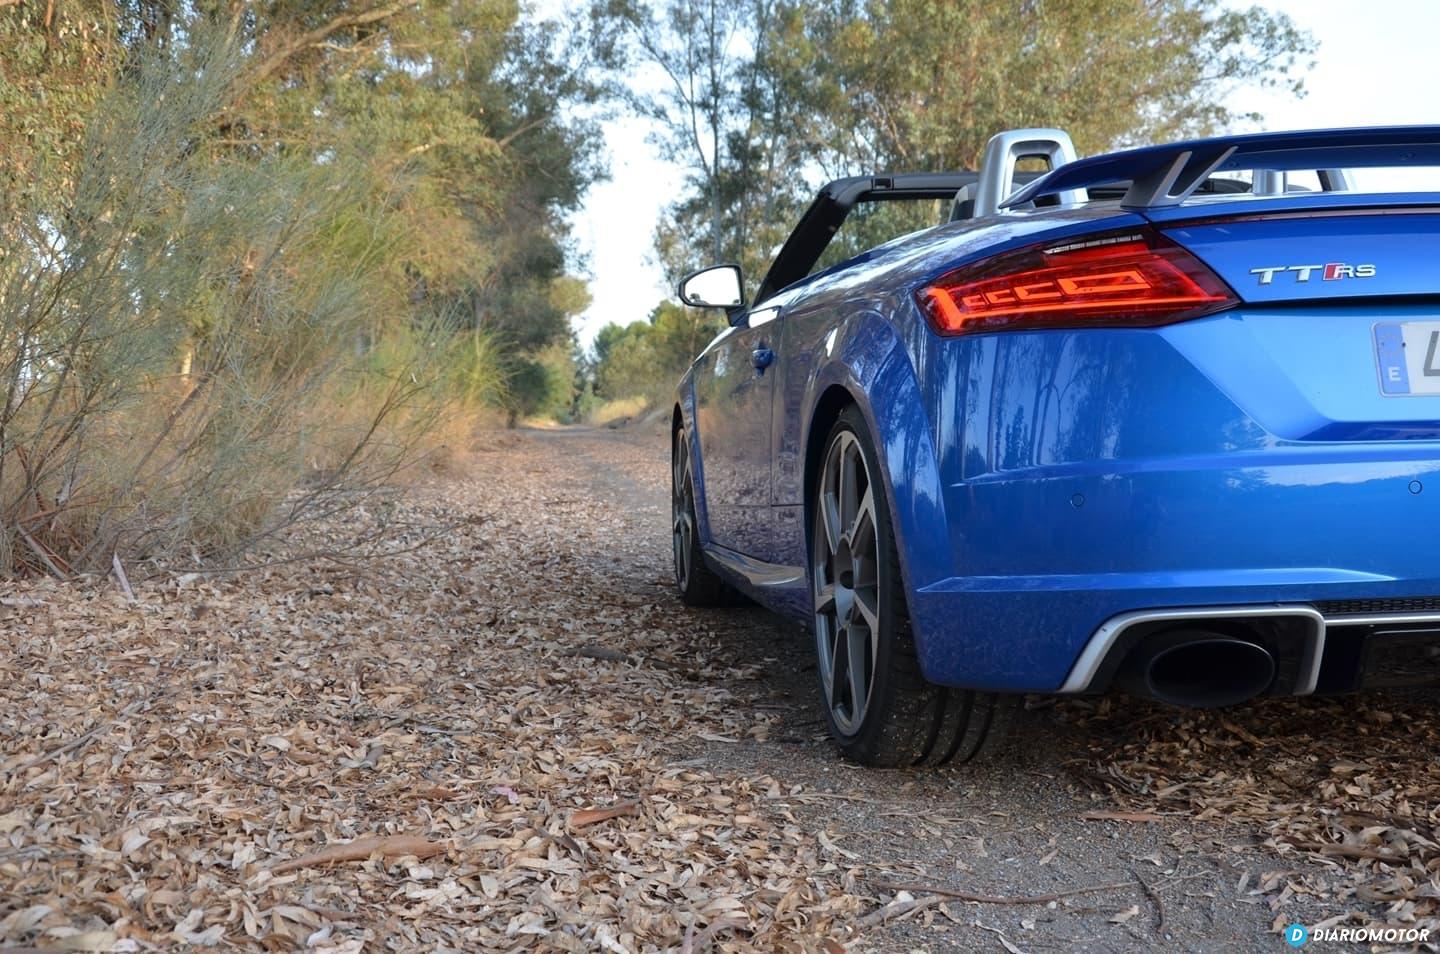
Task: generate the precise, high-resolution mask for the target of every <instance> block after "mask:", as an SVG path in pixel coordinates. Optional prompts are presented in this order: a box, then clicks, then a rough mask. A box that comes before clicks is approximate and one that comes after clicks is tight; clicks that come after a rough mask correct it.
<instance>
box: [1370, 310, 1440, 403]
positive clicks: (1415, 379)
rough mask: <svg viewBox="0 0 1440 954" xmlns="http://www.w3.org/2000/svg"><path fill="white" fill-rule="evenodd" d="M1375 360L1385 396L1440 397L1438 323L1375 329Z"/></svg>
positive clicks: (1399, 323)
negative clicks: (1425, 395) (1420, 395)
mask: <svg viewBox="0 0 1440 954" xmlns="http://www.w3.org/2000/svg"><path fill="white" fill-rule="evenodd" d="M1375 357H1376V359H1377V360H1378V361H1379V363H1380V390H1381V392H1382V393H1385V394H1440V321H1396V322H1384V323H1381V324H1378V325H1376V326H1375Z"/></svg>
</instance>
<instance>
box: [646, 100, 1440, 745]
mask: <svg viewBox="0 0 1440 954" xmlns="http://www.w3.org/2000/svg"><path fill="white" fill-rule="evenodd" d="M1424 167H1440V127H1404V128H1383V129H1346V130H1331V131H1323V132H1296V133H1276V134H1259V135H1247V136H1231V137H1222V138H1213V139H1205V140H1200V141H1195V142H1184V143H1177V144H1174V145H1164V146H1155V147H1148V148H1143V149H1135V150H1129V151H1124V152H1115V153H1111V154H1108V155H1102V156H1095V157H1091V158H1085V159H1077V158H1076V157H1075V155H1074V149H1073V147H1072V145H1071V143H1070V139H1069V137H1068V136H1066V135H1065V133H1063V132H1061V131H1058V130H1051V129H1027V130H1018V131H1012V132H1007V133H1002V134H1000V135H999V136H996V137H995V138H994V139H993V140H991V142H990V144H989V146H988V147H987V149H986V152H985V156H984V161H983V163H982V167H981V169H980V170H979V172H978V173H974V172H958V173H937V174H905V175H877V176H866V177H858V178H849V179H842V180H839V181H837V182H833V183H831V184H830V185H828V186H827V187H825V189H823V190H822V191H821V192H820V194H819V196H818V197H817V198H816V199H815V201H814V203H813V204H812V205H811V206H810V207H809V209H808V210H807V211H806V212H805V214H804V216H803V217H802V218H801V220H800V223H799V225H798V226H797V227H796V229H795V231H794V232H793V233H792V234H791V236H790V237H789V239H788V240H787V241H786V243H785V244H784V245H783V247H782V248H781V249H780V251H779V252H778V253H777V255H776V257H775V259H774V262H773V264H772V265H771V267H770V270H769V272H768V274H767V275H766V276H765V278H764V279H763V280H762V281H761V282H760V284H759V288H758V290H757V292H756V293H755V295H754V297H753V300H750V301H748V302H747V300H746V298H745V295H744V292H743V289H744V287H745V286H744V283H743V281H742V276H741V275H740V271H739V269H738V268H737V267H735V266H731V265H721V266H716V267H714V268H709V269H705V270H703V271H700V272H696V273H694V274H693V275H691V276H689V277H688V278H686V279H685V281H684V282H682V284H681V287H680V297H681V299H682V300H683V301H684V302H685V303H686V304H689V305H692V306H697V307H716V308H723V309H725V310H726V312H727V313H728V316H729V319H730V327H729V328H728V329H726V330H725V331H724V332H723V333H721V334H720V335H719V336H718V337H717V338H716V339H715V340H714V341H713V342H711V344H710V345H709V346H708V347H707V348H706V349H705V351H704V353H702V354H701V355H700V356H699V357H698V358H697V359H696V361H695V363H694V365H693V366H692V367H691V368H690V370H689V371H688V372H687V373H686V374H685V377H684V379H683V380H682V381H681V383H680V387H679V391H678V396H677V399H676V403H675V408H674V416H673V435H674V436H673V445H672V446H673V456H672V461H673V468H672V473H673V482H674V483H673V494H672V504H673V518H674V520H673V530H674V550H675V577H676V581H677V584H678V586H679V590H680V595H681V597H682V598H683V599H684V600H685V601H686V602H687V603H690V604H694V605H701V604H713V603H718V602H721V601H723V600H724V599H725V598H726V596H727V593H728V591H729V590H732V589H733V590H736V591H739V592H741V593H743V594H745V595H746V596H748V597H750V598H752V599H753V600H755V601H757V602H759V603H761V604H762V605H764V606H767V607H770V608H772V609H774V610H777V611H779V612H781V613H785V614H788V615H790V616H793V617H795V618H796V619H800V620H803V621H805V622H806V623H807V624H808V625H809V626H810V627H811V628H812V629H813V631H814V640H815V649H816V654H817V665H816V670H817V672H818V675H819V683H820V697H821V700H822V705H823V708H824V712H825V716H826V719H827V720H828V723H829V727H830V730H831V733H832V734H833V736H834V738H835V740H836V741H837V743H838V744H839V746H840V748H841V750H842V751H843V752H844V754H845V755H846V756H848V757H850V758H852V759H855V760H857V761H860V762H862V763H866V764H872V765H917V764H935V763H942V762H946V761H951V760H956V761H964V760H969V759H972V758H974V757H976V756H978V755H981V754H983V753H985V752H987V751H990V750H993V749H995V748H996V746H997V743H998V742H1000V740H1001V739H1002V737H1003V735H1004V731H1005V728H1006V726H1007V724H1008V722H1009V721H1010V717H1011V715H1012V714H1013V712H1014V709H1015V705H1016V699H1017V698H1018V697H1019V696H1020V695H1021V694H1024V693H1098V692H1104V691H1106V690H1109V689H1111V688H1122V689H1125V690H1126V691H1130V692H1133V693H1140V694H1144V695H1148V696H1151V697H1154V698H1158V699H1161V700H1164V701H1167V702H1170V703H1174V704H1178V705H1185V706H1223V705H1231V704H1235V703H1239V702H1243V701H1245V700H1247V699H1251V698H1254V697H1257V696H1265V695H1270V696H1285V695H1305V694H1308V693H1341V692H1351V691H1356V690H1361V689H1368V688H1374V687H1382V686H1409V685H1437V684H1440V188H1436V187H1434V186H1431V187H1430V191H1397V190H1396V189H1395V188H1394V187H1393V186H1391V187H1390V188H1389V189H1388V190H1375V189H1373V188H1372V189H1368V190H1367V189H1366V188H1365V184H1366V180H1367V177H1368V178H1369V179H1370V180H1371V181H1372V182H1376V181H1380V180H1382V179H1386V177H1387V176H1388V177H1389V179H1388V181H1389V182H1392V183H1393V182H1394V181H1395V180H1396V179H1397V178H1400V179H1404V178H1406V177H1409V178H1412V179H1413V178H1414V170H1416V169H1420V168H1424ZM1389 170H1402V171H1401V172H1399V173H1391V172H1389ZM897 203H898V205H897ZM897 208H907V209H912V210H914V209H918V210H921V213H922V214H925V215H933V218H931V219H930V220H929V227H927V228H923V229H921V230H919V231H910V232H908V234H904V235H902V236H900V237H899V238H895V239H893V240H891V241H886V242H883V243H882V244H879V245H876V246H875V247H871V248H868V249H865V250H862V249H863V246H864V244H865V243H864V242H860V243H856V242H853V241H849V240H848V239H847V238H846V236H847V235H848V234H850V232H849V231H847V227H851V226H854V225H855V224H856V223H859V224H861V225H863V226H865V228H862V229H861V230H860V234H861V235H862V236H863V235H866V234H869V235H872V236H873V233H874V228H873V227H874V226H875V225H876V223H883V222H885V221H892V222H903V221H907V220H906V218H905V216H901V215H895V214H893V210H894V209H897ZM942 209H943V211H941V210H942ZM886 216H889V218H888V219H887V218H886ZM911 220H912V221H913V220H914V218H913V217H912V219H911ZM935 223H939V224H935ZM866 229H869V232H868V233H867V232H866ZM852 230H853V229H852ZM847 243H848V244H847ZM837 250H838V254H837ZM832 262H833V264H832Z"/></svg>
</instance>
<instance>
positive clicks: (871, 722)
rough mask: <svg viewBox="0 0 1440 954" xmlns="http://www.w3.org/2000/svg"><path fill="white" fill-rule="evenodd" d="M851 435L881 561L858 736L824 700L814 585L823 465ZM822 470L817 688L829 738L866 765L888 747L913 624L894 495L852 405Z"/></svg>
mask: <svg viewBox="0 0 1440 954" xmlns="http://www.w3.org/2000/svg"><path fill="white" fill-rule="evenodd" d="M846 432H849V433H851V434H853V435H854V436H855V439H856V440H857V441H858V442H859V444H860V450H861V453H862V454H863V455H864V457H865V464H866V468H867V470H868V471H869V475H868V476H869V479H870V487H871V492H872V493H873V494H874V497H875V539H876V549H877V551H878V554H877V555H878V559H877V561H876V582H877V587H876V592H877V597H878V603H879V610H880V632H879V635H878V639H877V640H876V644H877V645H876V650H875V660H874V682H873V684H872V685H871V689H870V703H869V705H868V706H867V708H866V711H865V718H864V719H863V720H862V721H861V723H860V727H859V729H858V730H857V731H856V732H855V733H854V734H849V735H847V734H846V733H845V732H844V731H843V730H842V729H841V728H840V725H839V723H837V722H836V721H835V714H834V713H833V712H831V711H830V701H829V699H827V698H826V696H825V686H824V684H823V681H822V672H821V667H820V665H819V662H818V654H819V651H820V649H819V627H818V625H817V623H818V620H817V619H816V615H815V608H814V598H815V581H814V578H813V577H814V564H815V548H816V547H817V546H820V545H821V544H820V539H819V535H820V534H822V533H823V532H824V530H823V526H822V523H821V516H820V513H819V508H820V506H821V493H820V484H821V482H822V481H823V479H824V473H825V464H824V462H825V461H828V460H829V459H830V453H831V451H833V450H834V448H835V443H836V441H838V440H839V439H840V436H841V435H842V434H843V433H846ZM821 461H822V463H821V466H820V467H819V468H818V469H817V470H816V473H815V486H814V487H813V488H811V489H812V494H811V496H812V499H811V502H810V531H809V547H808V548H807V553H808V555H809V561H808V563H807V570H808V574H807V576H808V578H809V585H810V598H811V608H810V612H811V630H812V637H813V639H814V640H815V651H816V653H817V663H816V666H815V673H816V677H815V686H816V691H817V693H818V695H819V697H820V707H821V709H822V710H823V711H824V713H825V722H826V724H827V725H828V726H829V729H830V734H831V737H832V738H834V739H835V740H836V742H837V743H838V744H839V745H840V747H841V749H842V750H844V751H845V752H846V753H847V754H850V753H852V752H853V753H856V756H855V757H856V758H857V759H859V760H861V761H864V760H865V759H864V757H863V755H862V754H861V753H866V752H872V751H875V750H876V749H878V748H881V747H883V746H885V745H886V744H887V742H888V741H889V740H887V739H886V738H885V736H886V734H887V733H886V727H887V723H889V722H890V721H891V720H889V719H887V718H885V716H886V714H887V713H888V712H889V711H890V710H891V709H892V708H893V706H894V703H895V700H894V694H895V686H894V680H893V678H892V671H893V668H894V667H893V665H892V663H893V658H892V657H893V654H894V652H895V646H896V642H897V640H906V641H908V640H909V639H910V619H909V613H908V612H907V610H906V606H905V596H904V585H903V580H902V579H901V578H900V572H899V561H898V560H897V559H896V554H895V537H894V531H893V525H892V523H891V518H890V494H889V491H888V489H887V488H886V485H885V476H884V473H883V471H882V469H881V467H880V458H879V453H878V451H877V449H876V447H875V442H874V441H873V440H871V438H870V432H869V428H868V427H866V425H865V420H864V418H863V417H862V416H861V414H860V412H859V410H858V409H857V408H855V407H854V406H853V405H852V406H851V407H849V408H846V409H845V410H844V411H843V412H841V414H840V417H839V419H838V420H837V421H836V422H835V425H834V426H833V427H832V428H831V429H830V434H829V436H828V437H827V438H826V439H825V451H824V456H823V457H821Z"/></svg>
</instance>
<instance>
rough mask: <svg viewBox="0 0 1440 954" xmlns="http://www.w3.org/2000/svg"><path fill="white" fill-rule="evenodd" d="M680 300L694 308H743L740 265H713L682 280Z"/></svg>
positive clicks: (743, 297) (743, 296) (743, 295)
mask: <svg viewBox="0 0 1440 954" xmlns="http://www.w3.org/2000/svg"><path fill="white" fill-rule="evenodd" d="M680 300H681V301H682V302H684V303H685V304H687V305H689V306H690V307H692V308H729V309H733V308H743V307H744V306H745V290H744V284H743V282H742V280H741V276H740V266H739V265H712V266H711V267H709V268H702V269H700V271H698V272H691V273H690V274H689V275H686V276H685V277H684V278H683V279H681V280H680Z"/></svg>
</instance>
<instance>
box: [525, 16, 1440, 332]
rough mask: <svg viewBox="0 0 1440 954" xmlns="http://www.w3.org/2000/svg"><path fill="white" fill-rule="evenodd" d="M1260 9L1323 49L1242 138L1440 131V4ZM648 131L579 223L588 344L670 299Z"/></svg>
mask: <svg viewBox="0 0 1440 954" xmlns="http://www.w3.org/2000/svg"><path fill="white" fill-rule="evenodd" d="M564 5H565V0H549V2H545V3H542V7H550V8H552V9H553V8H554V7H563V6H564ZM1235 5H1236V6H1248V4H1240V3H1237V4H1235ZM1260 6H1263V7H1268V8H1270V9H1274V10H1280V11H1283V12H1284V13H1287V14H1289V15H1290V17H1291V18H1292V19H1293V20H1294V21H1295V22H1296V23H1297V24H1299V25H1300V26H1301V27H1302V28H1304V29H1307V30H1309V31H1310V32H1311V33H1312V34H1313V35H1314V36H1315V38H1316V39H1317V40H1318V41H1319V42H1320V50H1319V53H1318V54H1317V57H1316V59H1317V62H1316V65H1315V68H1314V69H1313V70H1312V71H1310V72H1309V73H1308V74H1307V75H1306V77H1305V80H1306V86H1307V88H1308V95H1307V96H1305V98H1303V99H1298V100H1297V99H1295V98H1294V97H1292V96H1289V95H1280V94H1276V93H1265V92H1262V91H1258V90H1251V91H1247V92H1245V93H1244V94H1242V95H1240V96H1239V97H1237V99H1236V102H1235V103H1234V106H1235V107H1236V109H1237V110H1238V111H1242V112H1248V111H1252V110H1253V111H1255V112H1258V113H1261V114H1262V115H1263V116H1265V121H1264V122H1263V123H1261V124H1259V125H1255V126H1248V127H1245V128H1242V129H1240V130H1237V131H1242V132H1249V131H1254V130H1256V129H1275V130H1281V129H1324V128H1329V127H1335V126H1380V125H1395V124H1409V123H1437V124H1440V96H1437V93H1436V79H1437V77H1440V48H1437V37H1440V0H1370V2H1367V3H1357V2H1355V0H1270V2H1262V3H1261V4H1260ZM996 131H997V132H998V131H999V130H996ZM648 132H649V129H648V127H647V126H646V124H645V123H643V122H642V121H640V120H638V119H624V120H619V121H616V122H613V123H611V124H610V125H609V127H608V128H607V130H606V143H607V146H608V147H609V150H610V154H611V160H610V172H611V178H610V180H609V181H608V182H603V183H601V184H599V185H597V186H595V187H594V188H592V189H591V191H590V195H589V198H588V200H587V201H586V203H585V206H584V208H582V209H581V210H580V211H579V212H578V213H577V214H576V215H575V217H574V219H573V226H574V233H575V238H576V241H577V243H578V245H579V248H580V250H581V252H582V253H583V254H585V255H586V256H587V259H588V271H589V275H588V276H587V277H588V278H589V279H590V291H591V294H592V296H593V298H594V301H593V303H592V305H591V306H590V309H589V311H587V312H586V313H585V315H584V316H583V317H582V319H581V320H580V321H579V322H578V324H577V328H576V330H577V331H578V333H579V335H580V340H581V341H582V342H583V343H585V344H588V343H589V342H590V340H591V339H592V338H593V337H594V335H595V332H596V331H598V330H599V329H600V328H601V327H602V326H604V325H605V324H607V323H609V322H616V323H619V324H628V323H629V322H631V321H635V320H637V319H640V318H644V317H645V316H646V315H647V314H648V313H649V311H650V309H651V308H652V307H653V306H654V305H655V303H656V302H658V301H659V300H660V299H661V298H663V297H665V296H666V295H667V294H669V290H668V289H666V288H665V287H663V283H662V280H661V276H660V270H659V268H658V267H657V266H656V265H655V262H654V255H653V251H652V247H651V239H652V237H653V233H654V228H655V221H656V219H657V217H658V216H659V214H660V210H661V208H662V207H663V206H664V205H665V204H666V202H667V201H668V200H669V199H670V198H671V197H673V196H674V195H675V194H676V193H677V192H678V191H679V189H680V186H681V182H682V179H683V173H682V172H681V170H679V169H676V168H674V167H672V166H670V165H669V164H667V163H664V162H661V161H659V160H658V159H657V158H656V157H655V155H654V147H653V146H651V145H650V144H649V143H648V142H647V141H646V139H647V135H648Z"/></svg>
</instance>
